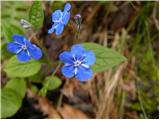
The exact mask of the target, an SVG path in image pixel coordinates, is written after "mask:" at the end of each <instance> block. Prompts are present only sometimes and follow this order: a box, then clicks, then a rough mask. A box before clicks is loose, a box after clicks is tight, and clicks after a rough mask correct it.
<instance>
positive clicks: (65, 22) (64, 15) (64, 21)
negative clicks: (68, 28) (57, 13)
mask: <svg viewBox="0 0 160 120" xmlns="http://www.w3.org/2000/svg"><path fill="white" fill-rule="evenodd" d="M69 18H70V13H69V12H67V11H64V12H63V17H62V22H63V23H64V24H65V25H67V23H68V21H69Z"/></svg>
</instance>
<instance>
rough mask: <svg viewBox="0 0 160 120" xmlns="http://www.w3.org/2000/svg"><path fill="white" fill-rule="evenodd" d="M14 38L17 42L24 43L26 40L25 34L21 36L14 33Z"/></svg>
mask: <svg viewBox="0 0 160 120" xmlns="http://www.w3.org/2000/svg"><path fill="white" fill-rule="evenodd" d="M12 38H13V39H14V41H15V42H17V43H20V44H22V45H23V44H24V40H25V37H24V36H21V35H17V34H15V35H13V36H12Z"/></svg>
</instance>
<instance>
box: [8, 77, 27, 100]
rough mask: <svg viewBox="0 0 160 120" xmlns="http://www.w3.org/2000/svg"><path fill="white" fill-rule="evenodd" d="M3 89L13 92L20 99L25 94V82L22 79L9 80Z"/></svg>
mask: <svg viewBox="0 0 160 120" xmlns="http://www.w3.org/2000/svg"><path fill="white" fill-rule="evenodd" d="M5 88H9V89H12V90H14V91H15V92H16V93H17V94H18V95H19V96H20V97H21V98H23V97H24V96H25V93H26V82H25V80H23V79H11V80H9V81H8V82H7V85H6V86H5Z"/></svg>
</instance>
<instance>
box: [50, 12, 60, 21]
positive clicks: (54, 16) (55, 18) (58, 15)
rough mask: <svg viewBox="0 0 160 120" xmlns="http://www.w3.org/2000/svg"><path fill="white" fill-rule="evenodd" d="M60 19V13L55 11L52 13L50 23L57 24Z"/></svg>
mask: <svg viewBox="0 0 160 120" xmlns="http://www.w3.org/2000/svg"><path fill="white" fill-rule="evenodd" d="M61 17H62V11H61V10H56V11H55V12H54V13H52V22H57V21H58V20H59V19H60V18H61Z"/></svg>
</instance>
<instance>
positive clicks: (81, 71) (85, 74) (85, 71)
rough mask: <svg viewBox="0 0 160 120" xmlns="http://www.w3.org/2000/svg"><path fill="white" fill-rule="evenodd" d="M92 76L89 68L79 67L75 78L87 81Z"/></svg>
mask: <svg viewBox="0 0 160 120" xmlns="http://www.w3.org/2000/svg"><path fill="white" fill-rule="evenodd" d="M92 74H93V72H92V70H91V69H90V68H85V67H83V66H79V67H78V72H77V75H76V78H77V79H78V80H80V81H87V80H88V79H90V78H91V77H92Z"/></svg>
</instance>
